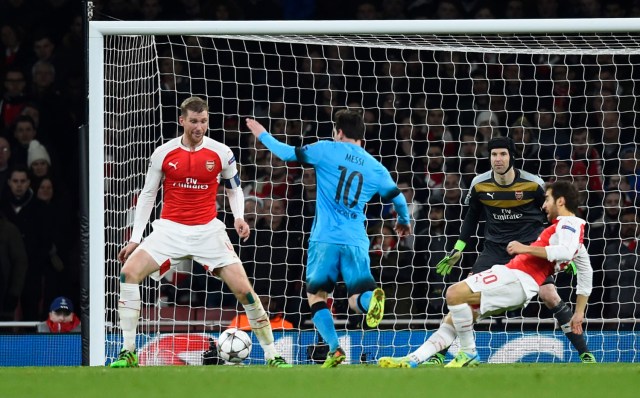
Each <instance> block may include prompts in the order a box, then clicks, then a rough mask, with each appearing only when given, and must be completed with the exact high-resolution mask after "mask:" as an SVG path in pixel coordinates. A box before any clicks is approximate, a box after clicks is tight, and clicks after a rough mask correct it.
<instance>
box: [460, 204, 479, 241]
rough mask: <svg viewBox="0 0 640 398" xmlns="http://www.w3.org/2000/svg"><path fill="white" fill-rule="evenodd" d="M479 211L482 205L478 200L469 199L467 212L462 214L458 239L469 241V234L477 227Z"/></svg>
mask: <svg viewBox="0 0 640 398" xmlns="http://www.w3.org/2000/svg"><path fill="white" fill-rule="evenodd" d="M481 212H482V205H481V204H480V203H479V202H476V201H471V202H470V203H469V208H468V209H467V214H466V215H465V216H464V221H463V222H462V227H461V228H460V236H459V237H458V240H461V241H463V242H465V243H467V242H469V239H470V238H471V235H473V233H474V232H476V228H477V227H478V223H479V222H480V213H481Z"/></svg>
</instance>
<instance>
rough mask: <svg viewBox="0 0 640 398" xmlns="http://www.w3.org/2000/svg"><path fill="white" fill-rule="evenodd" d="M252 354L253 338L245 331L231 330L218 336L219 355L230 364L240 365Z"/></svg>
mask: <svg viewBox="0 0 640 398" xmlns="http://www.w3.org/2000/svg"><path fill="white" fill-rule="evenodd" d="M250 353H251V337H249V335H248V334H247V333H245V332H244V331H242V330H240V329H236V328H229V329H227V330H225V331H224V332H222V333H220V336H218V355H220V358H222V359H224V360H225V361H226V362H229V363H240V362H242V361H244V360H245V359H247V357H248V356H249V354H250Z"/></svg>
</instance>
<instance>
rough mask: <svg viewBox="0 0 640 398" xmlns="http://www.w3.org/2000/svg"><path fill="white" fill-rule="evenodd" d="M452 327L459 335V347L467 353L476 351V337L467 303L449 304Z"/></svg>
mask: <svg viewBox="0 0 640 398" xmlns="http://www.w3.org/2000/svg"><path fill="white" fill-rule="evenodd" d="M449 311H451V318H452V319H453V327H454V328H456V333H457V334H458V337H460V349H461V350H462V351H464V352H466V353H468V354H475V353H476V339H475V335H474V333H473V312H472V311H471V307H469V305H468V304H458V305H450V306H449Z"/></svg>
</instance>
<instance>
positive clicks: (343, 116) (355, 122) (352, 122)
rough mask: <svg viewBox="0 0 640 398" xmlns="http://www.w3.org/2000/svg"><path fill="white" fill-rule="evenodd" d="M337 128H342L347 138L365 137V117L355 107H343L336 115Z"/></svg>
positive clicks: (359, 138) (357, 138) (358, 138)
mask: <svg viewBox="0 0 640 398" xmlns="http://www.w3.org/2000/svg"><path fill="white" fill-rule="evenodd" d="M335 123H336V130H342V133H343V134H344V135H345V137H347V138H351V139H352V140H363V139H364V130H365V127H364V119H363V118H362V113H361V112H359V111H357V110H353V109H341V110H339V111H338V112H336V116H335Z"/></svg>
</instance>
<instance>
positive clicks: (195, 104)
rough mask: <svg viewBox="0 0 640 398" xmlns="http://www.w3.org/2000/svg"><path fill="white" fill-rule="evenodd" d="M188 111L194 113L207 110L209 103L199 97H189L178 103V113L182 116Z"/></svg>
mask: <svg viewBox="0 0 640 398" xmlns="http://www.w3.org/2000/svg"><path fill="white" fill-rule="evenodd" d="M188 111H191V112H194V113H200V112H209V105H208V104H207V101H205V100H203V99H202V98H200V97H189V98H187V99H186V100H184V101H182V104H180V113H181V115H182V116H186V115H187V112H188Z"/></svg>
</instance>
